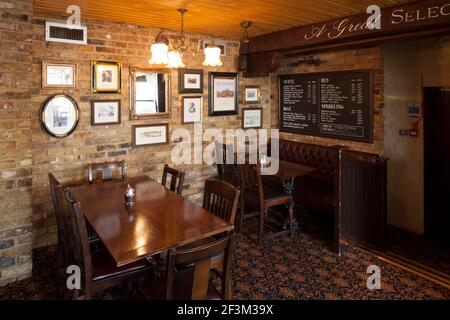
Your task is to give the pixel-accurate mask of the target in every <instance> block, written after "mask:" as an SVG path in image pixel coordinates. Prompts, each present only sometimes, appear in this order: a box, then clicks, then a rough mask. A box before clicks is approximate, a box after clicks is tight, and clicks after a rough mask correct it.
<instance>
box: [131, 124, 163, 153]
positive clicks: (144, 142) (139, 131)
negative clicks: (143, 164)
mask: <svg viewBox="0 0 450 320" xmlns="http://www.w3.org/2000/svg"><path fill="white" fill-rule="evenodd" d="M167 143H169V125H168V124H167V123H163V124H143V125H135V126H133V146H134V147H142V146H150V145H158V144H167Z"/></svg>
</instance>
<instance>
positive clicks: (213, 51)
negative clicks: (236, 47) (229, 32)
mask: <svg viewBox="0 0 450 320" xmlns="http://www.w3.org/2000/svg"><path fill="white" fill-rule="evenodd" d="M203 65H204V66H209V67H221V66H223V63H222V61H221V60H220V48H219V47H214V46H212V47H207V48H205V61H203Z"/></svg>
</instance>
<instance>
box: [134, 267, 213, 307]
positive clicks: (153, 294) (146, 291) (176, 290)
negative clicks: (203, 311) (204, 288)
mask: <svg viewBox="0 0 450 320" xmlns="http://www.w3.org/2000/svg"><path fill="white" fill-rule="evenodd" d="M193 276H194V269H193V268H189V269H185V270H182V271H178V272H175V273H174V279H173V281H174V285H173V293H172V298H173V300H190V297H191V292H192V283H193V281H192V277H193ZM164 281H165V280H164V278H159V279H157V280H155V281H143V282H141V283H140V285H139V289H138V290H139V292H140V293H141V294H142V295H143V296H144V298H145V299H148V300H164V299H165V282H164ZM206 299H207V300H221V296H220V294H219V292H218V291H217V289H216V288H215V287H214V286H213V285H211V284H210V285H209V286H208V293H207V297H206Z"/></svg>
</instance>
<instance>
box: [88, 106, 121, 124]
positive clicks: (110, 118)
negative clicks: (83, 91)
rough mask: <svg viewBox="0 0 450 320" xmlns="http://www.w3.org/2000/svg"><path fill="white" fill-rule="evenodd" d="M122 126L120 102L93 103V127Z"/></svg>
mask: <svg viewBox="0 0 450 320" xmlns="http://www.w3.org/2000/svg"><path fill="white" fill-rule="evenodd" d="M110 124H120V100H95V101H92V102H91V125H93V126H101V125H110Z"/></svg>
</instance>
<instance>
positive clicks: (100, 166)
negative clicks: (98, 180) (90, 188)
mask: <svg viewBox="0 0 450 320" xmlns="http://www.w3.org/2000/svg"><path fill="white" fill-rule="evenodd" d="M115 168H119V169H120V171H121V179H122V180H125V178H126V174H125V160H122V161H118V162H104V163H91V164H89V165H88V182H89V184H92V183H93V182H94V172H95V171H101V173H102V180H103V181H110V180H112V179H113V169H115Z"/></svg>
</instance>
